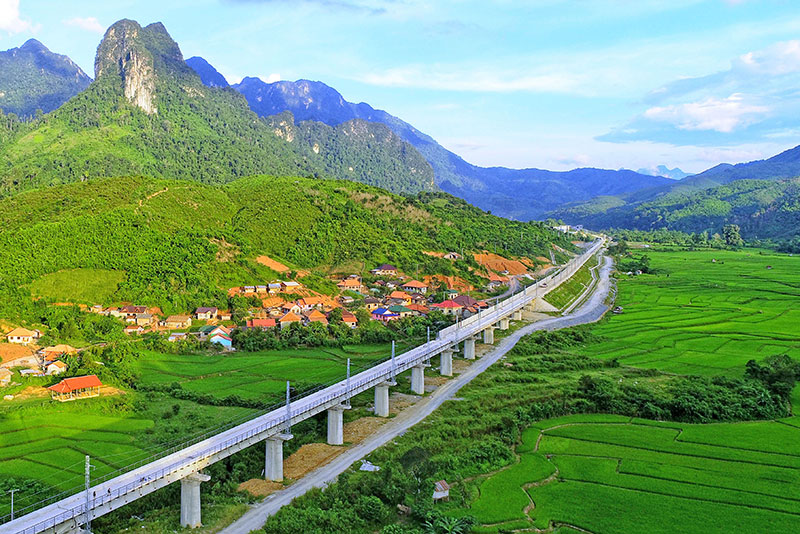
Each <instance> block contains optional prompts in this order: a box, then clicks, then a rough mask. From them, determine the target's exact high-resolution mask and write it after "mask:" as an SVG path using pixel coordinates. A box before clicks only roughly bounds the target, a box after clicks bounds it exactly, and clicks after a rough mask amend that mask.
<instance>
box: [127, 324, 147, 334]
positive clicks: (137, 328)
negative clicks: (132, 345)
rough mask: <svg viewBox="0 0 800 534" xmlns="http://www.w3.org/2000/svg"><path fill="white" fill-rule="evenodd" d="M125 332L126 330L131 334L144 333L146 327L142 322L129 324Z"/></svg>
mask: <svg viewBox="0 0 800 534" xmlns="http://www.w3.org/2000/svg"><path fill="white" fill-rule="evenodd" d="M123 332H125V333H126V334H128V335H129V336H130V335H133V334H136V335H141V334H143V333H144V327H143V326H142V325H140V324H129V325H128V326H126V327H125V329H124V330H123Z"/></svg>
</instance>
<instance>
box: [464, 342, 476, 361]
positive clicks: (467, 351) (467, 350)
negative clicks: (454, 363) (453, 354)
mask: <svg viewBox="0 0 800 534" xmlns="http://www.w3.org/2000/svg"><path fill="white" fill-rule="evenodd" d="M464 358H465V359H467V360H474V359H475V338H474V337H468V338H467V339H465V340H464Z"/></svg>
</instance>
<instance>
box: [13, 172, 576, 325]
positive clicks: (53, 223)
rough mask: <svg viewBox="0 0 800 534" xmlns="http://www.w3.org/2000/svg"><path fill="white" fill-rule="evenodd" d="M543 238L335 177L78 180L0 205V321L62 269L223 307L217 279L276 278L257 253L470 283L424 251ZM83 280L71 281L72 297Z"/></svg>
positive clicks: (544, 233) (176, 303)
mask: <svg viewBox="0 0 800 534" xmlns="http://www.w3.org/2000/svg"><path fill="white" fill-rule="evenodd" d="M551 244H557V245H559V246H562V247H566V248H570V247H571V245H570V243H569V241H568V239H567V237H566V236H564V235H563V234H561V233H558V232H555V231H553V230H551V229H549V228H548V227H546V226H545V225H543V224H542V223H523V222H515V221H508V220H506V219H502V218H499V217H496V216H493V215H489V214H486V213H484V212H483V211H481V210H479V209H478V208H475V207H473V206H470V205H469V204H467V203H466V202H464V201H463V200H460V199H457V198H455V197H452V196H450V195H447V194H445V193H421V194H420V195H418V196H416V197H411V198H406V197H401V196H397V195H393V194H390V193H387V192H386V191H383V190H380V189H377V188H374V187H371V186H367V185H364V184H358V183H355V182H350V181H344V180H343V181H338V180H315V179H308V178H276V177H268V176H259V177H249V178H243V179H240V180H236V181H234V182H231V183H229V184H227V185H204V184H199V183H196V182H190V181H178V180H161V179H152V178H141V177H128V178H108V179H100V180H90V181H86V182H82V183H76V184H69V185H62V186H56V187H51V188H47V189H44V190H41V191H31V192H26V193H21V194H18V195H15V196H13V197H11V198H7V199H4V200H0V250H3V254H2V255H0V317H6V318H10V317H14V316H18V315H25V314H27V313H32V312H31V310H30V309H29V304H28V303H31V295H30V293H29V291H30V290H29V288H31V287H33V289H34V290H39V289H40V288H42V287H49V286H52V285H53V280H61V282H60V283H62V284H64V283H66V282H64V279H65V278H64V277H67V278H70V276H72V275H71V274H70V273H64V271H66V270H70V269H80V271H75V276H81V277H84V273H92V272H94V271H90V270H92V269H102V270H104V271H115V272H119V273H120V275H117V276H113V275H111V274H110V273H109V275H108V276H107V278H108V279H110V280H112V281H113V283H114V285H117V284H118V289H117V290H116V291H114V290H113V288H112V290H111V292H110V294H106V298H108V299H109V300H112V299H113V301H119V300H127V301H135V302H141V303H144V304H149V305H157V306H161V307H162V309H164V311H166V312H170V311H184V310H188V309H191V308H193V307H195V306H198V305H203V304H205V305H212V304H213V305H219V306H224V305H225V304H226V293H225V289H227V288H228V287H233V286H237V285H244V284H248V285H249V284H256V283H264V282H265V281H267V280H268V279H269V278H272V277H274V276H276V273H274V272H272V271H270V270H269V269H268V268H267V267H265V266H263V265H261V264H259V263H257V262H256V261H255V258H257V257H258V256H260V255H267V256H270V257H272V258H276V259H279V260H280V261H283V262H285V263H287V264H288V265H289V266H290V267H293V268H295V269H301V268H302V269H310V270H313V271H314V272H315V273H317V274H316V275H314V274H312V275H311V276H310V277H307V278H304V282H305V283H307V284H308V285H312V287H313V285H314V284H317V285H318V287H320V288H323V289H324V288H325V287H330V284H329V283H328V282H327V281H325V279H324V277H323V276H322V275H326V274H327V273H329V272H335V271H345V272H349V270H350V269H353V270H359V271H360V270H361V269H363V268H364V267H366V268H367V269H369V268H371V267H372V266H374V265H376V264H378V263H382V262H385V261H388V262H391V263H395V264H397V265H398V266H399V267H400V268H401V269H406V270H407V271H408V272H419V274H420V275H422V274H434V273H442V274H448V275H460V276H462V277H465V278H468V279H470V278H471V279H473V280H477V279H476V278H475V276H476V275H474V274H472V272H471V269H473V268H476V267H477V264H474V262H472V263H470V262H467V261H459V262H450V261H448V260H444V259H441V258H436V257H431V256H428V255H426V254H423V251H430V250H434V251H449V250H462V249H463V250H465V251H470V250H482V249H484V248H489V247H494V246H496V247H497V248H498V252H500V251H501V250H504V251H505V252H506V253H507V254H509V255H515V256H521V255H526V256H530V257H535V256H541V255H545V256H547V255H549V250H550V249H551ZM503 247H504V248H503ZM51 273H62V274H61V275H59V276H58V277H55V278H54V277H53V276H49V277H48V276H46V275H49V274H51ZM84 282H88V281H84V280H75V281H74V282H73V285H75V286H76V287H78V288H79V290H81V291H84V290H85V289H82V288H85V287H87V286H88V283H84ZM326 284H327V285H326ZM87 303H92V302H91V301H89V302H87ZM26 307H27V308H26Z"/></svg>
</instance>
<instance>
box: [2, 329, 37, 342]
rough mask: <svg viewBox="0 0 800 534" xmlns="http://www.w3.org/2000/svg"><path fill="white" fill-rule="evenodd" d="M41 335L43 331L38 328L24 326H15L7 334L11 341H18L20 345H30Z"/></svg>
mask: <svg viewBox="0 0 800 534" xmlns="http://www.w3.org/2000/svg"><path fill="white" fill-rule="evenodd" d="M40 337H42V333H41V332H39V331H38V330H28V329H27V328H22V327H19V328H15V329H14V330H12V331H11V332H9V333H8V334H6V339H7V340H8V342H9V343H17V344H19V345H30V344H31V343H33V342H34V341H36V340H37V339H39V338H40Z"/></svg>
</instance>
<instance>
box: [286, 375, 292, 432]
mask: <svg viewBox="0 0 800 534" xmlns="http://www.w3.org/2000/svg"><path fill="white" fill-rule="evenodd" d="M290 401H291V394H290V392H289V381H288V380H287V381H286V433H287V434H290V433H291V430H292V408H291V406H290V405H289V402H290Z"/></svg>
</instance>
